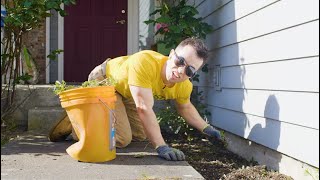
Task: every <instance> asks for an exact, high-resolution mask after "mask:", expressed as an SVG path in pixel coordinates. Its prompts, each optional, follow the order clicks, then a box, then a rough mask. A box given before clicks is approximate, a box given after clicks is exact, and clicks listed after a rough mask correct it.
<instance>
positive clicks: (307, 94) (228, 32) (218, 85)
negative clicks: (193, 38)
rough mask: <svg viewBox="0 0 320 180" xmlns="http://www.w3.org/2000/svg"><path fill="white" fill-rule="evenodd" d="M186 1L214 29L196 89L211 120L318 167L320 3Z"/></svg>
mask: <svg viewBox="0 0 320 180" xmlns="http://www.w3.org/2000/svg"><path fill="white" fill-rule="evenodd" d="M188 2H189V3H195V4H196V6H197V9H198V10H199V12H200V15H201V16H202V17H205V19H204V21H206V22H208V23H209V24H211V25H213V27H214V32H213V33H211V34H210V35H208V36H207V39H206V43H207V44H208V46H209V48H210V55H211V56H210V61H209V64H210V65H209V69H210V70H209V73H208V74H202V75H201V77H202V78H201V81H200V83H198V84H195V85H196V86H198V88H199V89H201V90H203V91H204V92H205V95H206V96H207V97H206V98H204V99H206V100H207V101H206V103H207V105H208V108H209V110H210V111H211V113H212V117H211V119H210V121H211V123H212V124H213V125H215V126H217V127H218V128H221V129H223V130H225V131H227V132H230V133H232V134H234V135H237V136H239V137H243V138H245V139H247V140H250V141H252V142H255V143H257V144H259V145H262V146H265V147H267V148H270V149H272V150H275V151H277V152H280V153H282V154H283V155H287V156H289V157H292V158H294V159H296V160H299V161H302V162H305V163H307V164H309V165H311V166H314V167H317V168H319V110H318V108H319V34H318V32H319V1H317V0H309V1H300V0H263V1H256V0H217V1H210V0H202V1H191V0H189V1H188ZM239 151H240V150H239ZM278 160H279V161H280V162H279V163H278V164H279V166H278V167H276V168H277V169H278V170H281V166H280V164H281V158H280V159H278Z"/></svg>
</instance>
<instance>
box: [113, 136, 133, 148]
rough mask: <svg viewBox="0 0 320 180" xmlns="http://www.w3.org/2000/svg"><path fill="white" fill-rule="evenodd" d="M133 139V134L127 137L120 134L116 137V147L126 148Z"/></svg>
mask: <svg viewBox="0 0 320 180" xmlns="http://www.w3.org/2000/svg"><path fill="white" fill-rule="evenodd" d="M131 141H132V135H130V136H129V135H128V136H127V137H123V136H118V137H117V138H116V147H117V148H124V147H127V146H128V145H129V144H130V143H131Z"/></svg>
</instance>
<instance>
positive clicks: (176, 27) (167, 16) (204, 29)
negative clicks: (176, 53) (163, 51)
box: [145, 0, 213, 49]
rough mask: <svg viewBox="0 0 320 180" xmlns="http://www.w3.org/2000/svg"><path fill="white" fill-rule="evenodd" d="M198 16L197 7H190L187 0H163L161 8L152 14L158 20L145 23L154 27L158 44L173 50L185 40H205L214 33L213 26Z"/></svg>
mask: <svg viewBox="0 0 320 180" xmlns="http://www.w3.org/2000/svg"><path fill="white" fill-rule="evenodd" d="M170 2H171V3H170ZM198 14H199V12H198V10H197V9H196V8H195V6H191V5H188V4H187V0H174V1H168V0H162V1H160V6H159V7H158V8H156V10H155V11H153V12H152V13H151V14H150V16H153V15H156V17H157V18H155V19H149V20H148V21H145V23H146V24H153V25H154V27H155V35H156V42H157V43H162V44H164V45H165V47H166V48H169V49H171V48H173V47H175V46H177V45H178V44H179V43H180V42H181V41H182V40H183V39H186V38H188V37H197V38H201V39H205V38H206V35H207V34H209V33H210V32H212V30H213V29H212V26H210V25H209V24H207V23H205V22H203V18H202V17H195V16H196V15H198Z"/></svg>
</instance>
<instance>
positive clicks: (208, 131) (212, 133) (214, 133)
mask: <svg viewBox="0 0 320 180" xmlns="http://www.w3.org/2000/svg"><path fill="white" fill-rule="evenodd" d="M202 132H203V133H204V134H206V135H208V136H210V137H212V138H214V139H217V140H220V141H221V140H222V139H221V135H220V131H218V130H217V129H215V128H214V127H212V126H210V125H208V126H207V127H206V128H204V129H203V131H202Z"/></svg>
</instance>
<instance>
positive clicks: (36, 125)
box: [28, 107, 66, 134]
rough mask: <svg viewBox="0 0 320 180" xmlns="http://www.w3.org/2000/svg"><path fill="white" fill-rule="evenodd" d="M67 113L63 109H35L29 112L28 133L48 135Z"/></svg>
mask: <svg viewBox="0 0 320 180" xmlns="http://www.w3.org/2000/svg"><path fill="white" fill-rule="evenodd" d="M64 116H66V112H65V110H64V109H63V108H61V107H35V108H33V109H29V111H28V131H32V132H36V133H44V134H48V133H49V131H50V129H51V128H52V127H53V125H54V124H56V123H57V122H58V121H59V120H60V119H61V118H63V117H64Z"/></svg>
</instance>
